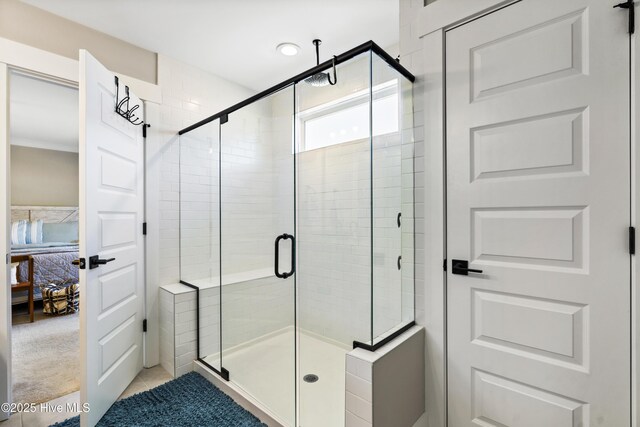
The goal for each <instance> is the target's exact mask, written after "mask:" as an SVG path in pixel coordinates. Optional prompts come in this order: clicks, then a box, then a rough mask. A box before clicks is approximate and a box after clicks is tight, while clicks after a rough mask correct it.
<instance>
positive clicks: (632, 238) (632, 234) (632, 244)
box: [629, 227, 636, 255]
mask: <svg viewBox="0 0 640 427" xmlns="http://www.w3.org/2000/svg"><path fill="white" fill-rule="evenodd" d="M629 254H631V255H635V254H636V228H635V227H629Z"/></svg>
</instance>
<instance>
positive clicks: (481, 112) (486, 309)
mask: <svg viewBox="0 0 640 427" xmlns="http://www.w3.org/2000/svg"><path fill="white" fill-rule="evenodd" d="M612 6H613V3H611V2H608V1H601V0H563V1H554V0H539V1H527V0H525V1H521V2H516V3H514V4H512V5H510V6H507V7H505V8H502V9H499V10H497V11H495V12H493V13H490V14H488V15H486V16H483V17H480V18H478V19H475V20H473V21H471V22H469V23H467V24H464V25H462V26H459V27H457V28H454V29H452V30H450V31H448V32H447V33H446V67H447V71H446V96H447V100H446V109H447V110H446V117H447V123H446V128H447V129H446V152H447V156H446V158H447V254H448V257H449V258H450V260H449V265H448V266H447V267H449V268H447V317H448V319H447V342H448V344H447V345H448V348H447V358H448V361H447V365H448V374H447V376H448V402H449V403H448V419H449V425H451V426H455V427H463V426H478V425H483V426H485V425H486V426H488V425H492V426H493V425H501V426H503V425H504V426H557V427H565V426H566V427H575V426H579V425H589V424H590V423H591V424H602V425H607V426H628V425H630V421H631V420H630V413H631V411H630V410H631V401H630V389H631V381H630V380H631V375H630V374H631V372H630V366H631V359H630V351H631V347H630V324H631V316H630V255H629V251H628V237H627V233H628V227H629V221H630V214H629V212H630V199H629V194H630V188H629V185H630V184H629V183H630V170H629V156H630V151H629V150H630V144H629V138H630V135H629V117H630V115H629V93H630V92H629V91H630V88H629V35H628V33H627V27H626V16H625V15H626V14H624V13H621V12H620V11H619V9H614V8H613V7H612ZM605 88H606V89H605Z"/></svg>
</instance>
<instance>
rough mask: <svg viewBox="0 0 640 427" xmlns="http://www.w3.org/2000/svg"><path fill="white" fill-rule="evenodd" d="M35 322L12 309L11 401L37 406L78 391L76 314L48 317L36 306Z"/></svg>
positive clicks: (16, 307)
mask: <svg viewBox="0 0 640 427" xmlns="http://www.w3.org/2000/svg"><path fill="white" fill-rule="evenodd" d="M35 313H36V321H35V322H34V323H29V316H28V314H27V312H26V310H25V308H24V307H22V306H14V311H13V313H12V314H13V316H12V317H13V328H12V332H11V334H12V336H11V338H12V350H13V357H12V359H13V365H12V373H13V401H14V402H16V403H41V402H46V401H49V400H52V399H55V398H56V397H60V396H64V395H65V394H69V393H73V392H74V391H76V390H79V389H80V382H79V374H80V372H79V369H80V350H79V336H80V329H79V328H80V319H79V317H78V316H79V314H70V315H66V316H59V317H52V316H45V315H44V314H42V306H41V305H40V304H37V305H36V310H35Z"/></svg>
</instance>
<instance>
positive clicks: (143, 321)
mask: <svg viewBox="0 0 640 427" xmlns="http://www.w3.org/2000/svg"><path fill="white" fill-rule="evenodd" d="M142 332H147V319H143V320H142Z"/></svg>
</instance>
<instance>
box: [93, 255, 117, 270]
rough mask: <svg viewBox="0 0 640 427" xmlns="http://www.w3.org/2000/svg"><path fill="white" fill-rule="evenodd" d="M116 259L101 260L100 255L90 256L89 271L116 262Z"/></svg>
mask: <svg viewBox="0 0 640 427" xmlns="http://www.w3.org/2000/svg"><path fill="white" fill-rule="evenodd" d="M115 260H116V259H115V258H109V259H100V257H99V256H98V255H94V256H90V257H89V269H90V270H91V269H93V268H98V267H100V266H101V265H104V264H106V263H108V262H111V261H115Z"/></svg>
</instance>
